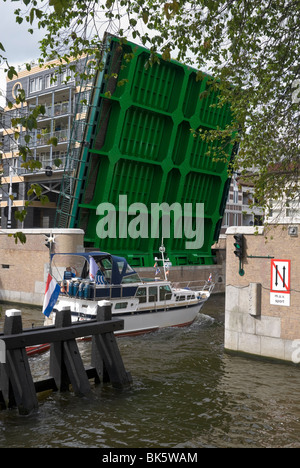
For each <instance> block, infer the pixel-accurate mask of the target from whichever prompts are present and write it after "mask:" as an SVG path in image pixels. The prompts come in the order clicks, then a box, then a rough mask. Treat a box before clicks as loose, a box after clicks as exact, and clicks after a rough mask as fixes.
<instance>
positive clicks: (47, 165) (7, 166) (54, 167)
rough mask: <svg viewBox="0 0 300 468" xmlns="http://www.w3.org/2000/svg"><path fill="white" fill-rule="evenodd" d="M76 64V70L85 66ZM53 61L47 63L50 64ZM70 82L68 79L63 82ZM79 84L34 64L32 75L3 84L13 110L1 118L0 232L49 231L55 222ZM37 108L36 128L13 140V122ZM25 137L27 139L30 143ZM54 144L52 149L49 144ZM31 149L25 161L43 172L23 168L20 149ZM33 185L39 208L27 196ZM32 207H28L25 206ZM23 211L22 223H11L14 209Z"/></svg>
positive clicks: (68, 71) (64, 73)
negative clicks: (21, 99)
mask: <svg viewBox="0 0 300 468" xmlns="http://www.w3.org/2000/svg"><path fill="white" fill-rule="evenodd" d="M83 62H84V60H82V61H81V62H79V65H77V67H79V69H80V67H83ZM53 64H54V65H55V62H49V65H53ZM67 77H68V78H67ZM78 88H79V83H78V79H77V78H76V73H75V72H74V70H71V69H70V68H69V67H65V68H64V69H63V70H62V72H61V73H58V69H57V68H47V67H46V66H45V67H43V68H41V67H40V66H38V65H36V66H35V65H34V64H32V68H31V70H30V71H27V70H19V72H18V77H17V78H16V79H13V80H7V86H6V99H7V102H9V101H10V102H12V103H13V107H12V108H10V107H8V106H7V107H5V108H4V111H3V114H2V141H3V144H2V178H1V179H2V180H1V189H2V190H1V195H2V197H1V198H0V206H1V227H2V228H6V227H8V228H10V227H11V228H31V227H35V228H48V227H52V226H53V223H54V217H55V210H56V203H57V198H58V195H59V191H60V185H61V179H62V174H63V170H64V164H65V158H66V154H67V149H68V143H69V139H70V131H71V128H72V123H73V119H74V115H75V107H76V98H77V96H78ZM19 90H24V91H25V95H26V103H21V104H16V98H17V96H18V91H19ZM37 105H43V106H44V107H45V114H40V116H39V117H38V124H37V128H33V129H31V130H29V131H28V130H27V131H26V130H25V129H24V128H22V127H21V126H19V128H18V132H19V137H18V138H15V128H13V127H14V126H13V125H12V120H13V119H14V118H19V117H24V116H25V117H26V116H28V114H29V113H30V112H31V111H32V109H33V108H35V107H36V106H37ZM28 135H29V136H30V139H29V141H28ZM54 141H55V142H57V144H55V145H54V144H53V142H54ZM24 145H25V146H28V147H29V158H31V159H34V160H36V161H39V162H40V164H41V168H39V169H34V170H29V169H25V168H24V167H22V163H23V160H22V158H21V157H20V155H19V154H20V147H21V146H24ZM32 184H39V186H41V187H42V194H43V195H46V196H47V197H48V201H47V203H42V202H41V201H40V200H39V199H38V197H34V196H32V195H31V196H30V197H29V196H28V190H29V188H30V187H31V185H32ZM28 199H30V200H31V203H30V205H29V206H28V207H26V201H27V200H28ZM25 207H26V209H27V216H26V218H25V219H24V221H22V222H21V221H18V220H16V219H15V216H14V213H15V211H16V210H18V211H22V210H24V208H25Z"/></svg>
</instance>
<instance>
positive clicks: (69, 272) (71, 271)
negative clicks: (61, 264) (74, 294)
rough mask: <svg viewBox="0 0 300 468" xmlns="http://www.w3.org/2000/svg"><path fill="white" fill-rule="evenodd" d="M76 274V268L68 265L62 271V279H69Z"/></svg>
mask: <svg viewBox="0 0 300 468" xmlns="http://www.w3.org/2000/svg"><path fill="white" fill-rule="evenodd" d="M76 276H78V274H77V270H76V268H71V267H70V266H68V267H67V268H66V271H65V272H64V280H70V279H72V278H76Z"/></svg>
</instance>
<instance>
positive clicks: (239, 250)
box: [234, 234, 244, 259]
mask: <svg viewBox="0 0 300 468" xmlns="http://www.w3.org/2000/svg"><path fill="white" fill-rule="evenodd" d="M234 239H235V243H234V247H235V251H234V254H235V255H236V256H237V257H238V258H240V259H242V258H243V256H244V236H243V234H236V235H235V236H234Z"/></svg>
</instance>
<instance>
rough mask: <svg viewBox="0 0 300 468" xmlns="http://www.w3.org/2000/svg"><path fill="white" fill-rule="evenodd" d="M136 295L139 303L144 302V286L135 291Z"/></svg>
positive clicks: (145, 297)
mask: <svg viewBox="0 0 300 468" xmlns="http://www.w3.org/2000/svg"><path fill="white" fill-rule="evenodd" d="M136 297H137V298H138V300H139V302H140V303H143V302H146V300H147V294H146V288H139V289H138V290H137V292H136Z"/></svg>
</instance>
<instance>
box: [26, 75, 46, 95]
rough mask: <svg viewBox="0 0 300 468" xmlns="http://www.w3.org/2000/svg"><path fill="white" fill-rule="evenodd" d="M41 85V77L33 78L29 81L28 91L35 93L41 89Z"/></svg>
mask: <svg viewBox="0 0 300 468" xmlns="http://www.w3.org/2000/svg"><path fill="white" fill-rule="evenodd" d="M42 85H43V80H42V77H37V78H33V79H32V80H30V81H29V92H30V93H35V92H37V91H41V89H42Z"/></svg>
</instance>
